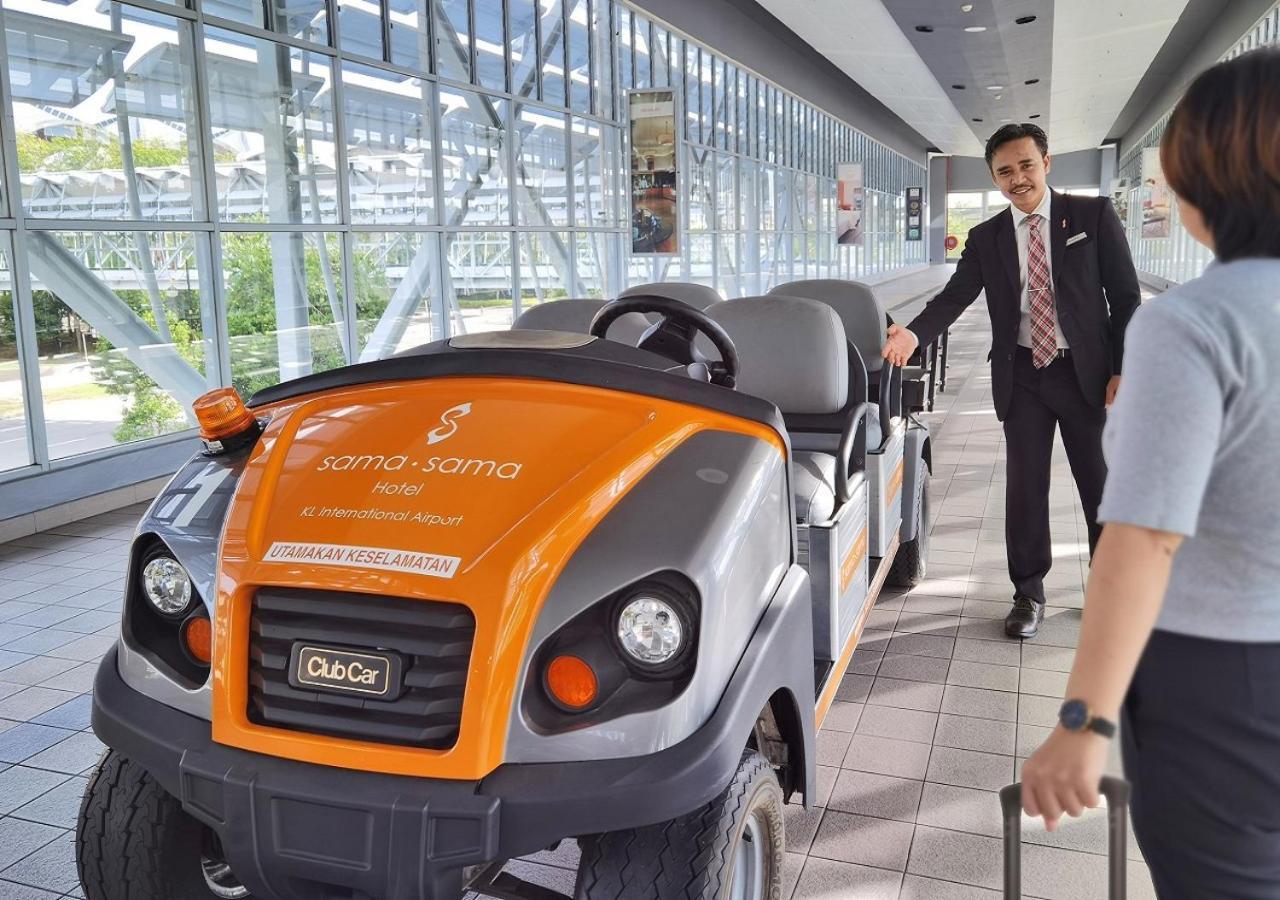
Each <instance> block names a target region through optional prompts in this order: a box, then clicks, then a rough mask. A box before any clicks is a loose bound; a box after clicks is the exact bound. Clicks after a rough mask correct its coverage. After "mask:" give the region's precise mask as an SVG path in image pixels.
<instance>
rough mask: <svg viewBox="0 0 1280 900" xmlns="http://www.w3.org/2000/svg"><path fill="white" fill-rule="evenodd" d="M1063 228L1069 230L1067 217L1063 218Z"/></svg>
mask: <svg viewBox="0 0 1280 900" xmlns="http://www.w3.org/2000/svg"><path fill="white" fill-rule="evenodd" d="M1062 230H1063V231H1066V230H1067V220H1066V219H1063V220H1062Z"/></svg>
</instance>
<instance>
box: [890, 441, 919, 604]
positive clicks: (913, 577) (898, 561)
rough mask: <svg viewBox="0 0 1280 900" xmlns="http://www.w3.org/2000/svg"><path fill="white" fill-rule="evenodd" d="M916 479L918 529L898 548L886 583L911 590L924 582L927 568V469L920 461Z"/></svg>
mask: <svg viewBox="0 0 1280 900" xmlns="http://www.w3.org/2000/svg"><path fill="white" fill-rule="evenodd" d="M917 465H918V466H919V471H918V472H917V473H916V477H917V478H919V479H921V481H919V482H917V483H918V484H920V495H919V496H918V497H916V500H915V504H916V521H917V522H919V523H920V528H919V530H918V531H917V532H916V536H915V537H914V538H913V539H912V540H909V541H906V542H904V543H903V544H902V545H901V546H899V547H898V553H897V555H896V556H894V558H893V565H892V566H890V567H889V574H888V576H887V577H886V579H885V580H886V581H887V582H888V583H889V584H891V585H893V586H894V587H905V588H913V587H915V586H916V585H918V584H920V582H922V581H924V579H925V576H926V574H927V572H928V568H929V468H928V467H927V466H926V465H925V464H924V461H923V460H922V461H920V462H919V463H918V464H917Z"/></svg>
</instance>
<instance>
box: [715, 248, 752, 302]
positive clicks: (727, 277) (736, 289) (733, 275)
mask: <svg viewBox="0 0 1280 900" xmlns="http://www.w3.org/2000/svg"><path fill="white" fill-rule="evenodd" d="M716 278H717V280H718V281H719V282H720V283H719V284H718V285H717V286H716V287H717V288H718V289H719V290H720V291H722V292H723V293H724V294H725V295H726V296H729V297H741V296H743V295H744V294H745V293H746V290H744V287H743V285H744V281H743V278H742V272H741V271H740V270H739V268H738V235H736V234H720V235H716Z"/></svg>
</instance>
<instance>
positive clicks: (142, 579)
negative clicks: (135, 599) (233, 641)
mask: <svg viewBox="0 0 1280 900" xmlns="http://www.w3.org/2000/svg"><path fill="white" fill-rule="evenodd" d="M138 581H139V586H140V587H141V589H142V595H143V596H144V597H146V599H147V602H148V603H150V604H151V608H152V610H153V611H155V612H156V613H157V614H158V615H161V616H163V617H164V618H166V619H169V620H171V621H182V620H183V619H185V618H186V617H187V615H188V614H190V612H191V610H192V608H193V605H194V604H195V603H196V602H197V601H198V599H199V595H198V594H197V593H196V589H195V585H194V584H193V583H192V581H191V573H190V572H188V571H187V569H186V566H184V565H183V564H182V563H180V562H178V560H177V559H175V558H174V557H172V556H170V555H168V554H166V553H156V554H154V555H152V556H151V557H150V558H149V559H148V560H147V561H146V562H145V563H144V564H143V566H142V570H141V572H139V574H138Z"/></svg>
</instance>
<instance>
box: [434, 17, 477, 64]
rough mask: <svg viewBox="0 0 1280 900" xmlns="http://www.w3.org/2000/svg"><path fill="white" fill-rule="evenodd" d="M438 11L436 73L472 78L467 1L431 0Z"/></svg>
mask: <svg viewBox="0 0 1280 900" xmlns="http://www.w3.org/2000/svg"><path fill="white" fill-rule="evenodd" d="M432 5H433V6H434V8H435V11H436V21H435V34H436V73H437V74H439V75H440V77H442V78H452V79H453V80H454V81H470V80H471V20H470V18H469V13H468V11H467V0H432Z"/></svg>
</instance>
